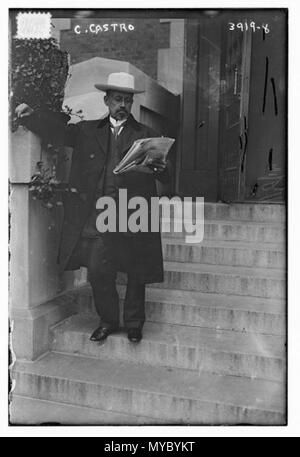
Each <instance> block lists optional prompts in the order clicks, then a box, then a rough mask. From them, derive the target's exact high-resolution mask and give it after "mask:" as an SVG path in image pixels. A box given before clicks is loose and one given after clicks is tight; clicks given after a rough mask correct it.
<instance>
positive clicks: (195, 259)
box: [163, 237, 286, 269]
mask: <svg viewBox="0 0 300 457" xmlns="http://www.w3.org/2000/svg"><path fill="white" fill-rule="evenodd" d="M163 256H164V260H166V261H178V262H192V263H202V264H203V263H207V264H214V265H232V266H245V267H259V268H281V269H283V268H285V263H286V261H285V257H286V253H285V246H284V245H279V244H278V243H246V242H244V243H243V242H238V241H216V240H215V241H203V242H202V243H201V244H195V245H193V244H188V243H185V241H184V239H180V238H179V239H176V238H172V237H170V238H167V237H164V238H163Z"/></svg>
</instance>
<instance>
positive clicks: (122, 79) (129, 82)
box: [95, 73, 145, 94]
mask: <svg viewBox="0 0 300 457" xmlns="http://www.w3.org/2000/svg"><path fill="white" fill-rule="evenodd" d="M95 87H96V89H99V90H102V91H104V92H106V91H107V90H119V91H120V92H130V93H132V94H140V93H142V92H145V91H144V90H137V89H135V83H134V76H133V75H130V74H129V73H110V74H109V75H108V78H107V84H95Z"/></svg>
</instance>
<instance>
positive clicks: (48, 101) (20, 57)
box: [8, 2, 289, 455]
mask: <svg viewBox="0 0 300 457" xmlns="http://www.w3.org/2000/svg"><path fill="white" fill-rule="evenodd" d="M99 6H101V5H99ZM182 6H184V4H183V5H182ZM199 6H201V5H200V4H199ZM263 6H264V5H263V4H262V7H261V8H239V9H238V8H215V9H205V8H191V9H184V8H161V9H158V8H153V9H151V8H141V9H134V8H132V9H125V8H119V9H109V8H99V9H84V8H83V9H68V8H65V9H58V8H55V9H49V10H47V9H45V8H43V4H42V2H41V8H40V9H38V10H37V9H29V8H19V9H17V8H10V9H9V75H8V79H9V113H8V119H9V132H8V133H9V153H8V161H9V191H8V192H9V367H8V369H9V392H8V403H9V417H8V423H9V426H10V428H11V427H15V426H43V427H46V426H49V425H52V426H57V427H61V426H115V425H118V426H131V427H132V426H199V427H201V426H286V425H287V424H288V415H287V398H288V391H287V390H288V389H287V386H288V384H287V374H288V372H287V336H288V332H287V178H288V176H287V163H288V115H287V114H288V33H289V29H288V21H289V10H288V8H263ZM187 441H188V439H187ZM112 443H113V442H112ZM186 445H187V444H186ZM155 446H156V445H155ZM172 449H173V448H172ZM111 450H113V448H112V449H111ZM115 450H119V449H115ZM149 450H150V451H155V450H156V451H158V450H160V449H159V448H157V449H149ZM167 450H168V451H170V450H171V449H167ZM173 450H175V448H174V449H173ZM185 450H186V448H185V449H183V451H185ZM121 455H124V454H121Z"/></svg>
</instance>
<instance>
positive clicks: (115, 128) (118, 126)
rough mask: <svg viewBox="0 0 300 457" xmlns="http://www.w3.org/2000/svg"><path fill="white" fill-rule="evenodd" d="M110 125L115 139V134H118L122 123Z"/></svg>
mask: <svg viewBox="0 0 300 457" xmlns="http://www.w3.org/2000/svg"><path fill="white" fill-rule="evenodd" d="M110 126H111V128H112V129H113V137H114V138H115V139H116V138H117V136H118V133H119V131H120V129H121V128H122V127H123V124H121V125H116V126H114V125H112V124H110Z"/></svg>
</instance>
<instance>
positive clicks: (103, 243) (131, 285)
mask: <svg viewBox="0 0 300 457" xmlns="http://www.w3.org/2000/svg"><path fill="white" fill-rule="evenodd" d="M76 255H79V256H80V259H81V264H82V265H83V266H86V267H87V270H88V280H89V282H90V284H91V286H92V291H93V296H94V303H95V307H96V311H97V313H98V315H99V316H100V318H101V325H103V326H105V325H109V326H110V325H112V326H116V327H119V319H120V311H119V296H118V292H117V289H116V277H117V269H116V265H115V262H114V258H113V255H112V250H111V243H110V242H109V240H108V239H107V238H106V237H105V236H99V237H97V238H91V239H89V238H82V239H81V240H80V242H79V244H78V246H77V248H76ZM123 320H124V325H125V327H126V328H142V327H143V325H144V322H145V284H144V283H141V282H139V281H138V280H137V279H136V278H134V277H133V276H132V275H130V274H128V282H127V289H126V296H125V301H124V316H123Z"/></svg>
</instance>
